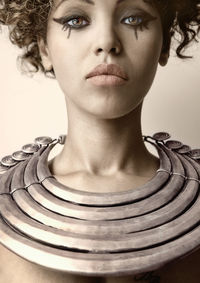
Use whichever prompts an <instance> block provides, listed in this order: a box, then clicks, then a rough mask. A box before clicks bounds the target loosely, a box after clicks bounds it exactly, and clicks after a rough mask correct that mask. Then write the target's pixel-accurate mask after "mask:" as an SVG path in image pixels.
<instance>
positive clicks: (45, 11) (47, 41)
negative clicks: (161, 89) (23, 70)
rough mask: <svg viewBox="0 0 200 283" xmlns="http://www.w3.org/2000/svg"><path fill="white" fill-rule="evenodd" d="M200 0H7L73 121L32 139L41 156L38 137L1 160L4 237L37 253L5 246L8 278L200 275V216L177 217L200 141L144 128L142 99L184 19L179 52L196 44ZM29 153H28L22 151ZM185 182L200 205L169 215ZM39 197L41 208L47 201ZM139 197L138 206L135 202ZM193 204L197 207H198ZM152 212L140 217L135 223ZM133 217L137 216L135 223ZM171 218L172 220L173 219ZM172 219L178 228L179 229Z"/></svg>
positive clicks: (8, 17)
mask: <svg viewBox="0 0 200 283" xmlns="http://www.w3.org/2000/svg"><path fill="white" fill-rule="evenodd" d="M198 4H199V1H192V3H191V1H173V2H172V1H165V2H162V1H156V0H155V1H149V0H146V1H145V0H144V1H143V0H134V1H133V0H132V1H131V0H130V1H128V0H127V1H122V0H121V1H116V0H110V1H109V2H108V1H105V0H103V1H102V0H101V1H99V0H96V1H91V0H87V1H86V0H84V1H78V0H77V1H72V0H68V1H54V2H51V1H1V10H0V21H1V22H2V24H5V25H8V26H9V27H10V39H11V40H12V42H14V43H15V44H16V45H18V46H19V47H24V48H25V50H26V52H25V54H24V56H23V59H24V60H26V61H28V62H29V63H31V64H32V65H33V66H34V67H35V71H39V70H41V71H42V72H44V73H45V74H51V75H52V76H55V77H56V79H57V81H58V83H59V85H60V87H61V89H62V91H63V93H64V95H65V100H66V106H67V114H68V123H69V125H68V133H67V138H66V139H65V137H64V136H62V137H60V138H59V139H58V140H56V141H55V140H53V141H52V140H50V139H48V138H47V139H45V138H39V139H37V140H36V144H37V145H38V144H39V145H40V147H39V146H37V145H36V144H35V147H34V146H33V145H32V147H31V149H33V147H34V150H35V152H36V153H35V154H34V155H31V156H30V153H33V152H30V146H29V148H28V150H27V147H26V148H24V150H23V152H21V153H20V154H19V153H18V154H16V155H15V156H14V157H15V158H16V159H15V158H5V159H4V160H3V161H2V164H1V172H2V176H1V184H0V185H1V202H0V208H1V215H2V220H1V226H0V227H1V234H0V236H1V237H0V238H1V240H0V241H1V243H2V244H3V245H4V246H5V247H7V248H8V249H10V250H11V251H13V252H14V253H17V254H18V255H20V256H21V257H24V258H25V259H27V260H28V261H25V260H23V259H21V258H20V257H18V256H16V255H14V254H13V253H11V252H9V251H8V250H7V249H6V248H5V247H3V246H2V248H1V258H2V261H4V262H6V265H5V266H4V267H3V268H2V271H1V272H2V278H3V279H2V281H0V282H6V281H10V282H16V283H18V282H19V281H22V280H24V282H27V280H29V282H30V281H31V282H36V280H37V281H39V282H41V283H43V282H47V281H48V282H137V281H141V282H142V281H143V282H193V283H195V282H199V281H198V275H199V270H198V264H197V263H198V261H199V258H200V253H199V250H198V248H199V245H200V242H199V240H198V234H197V232H196V230H194V232H191V231H193V230H192V228H191V227H193V226H194V225H196V226H197V223H196V222H195V223H193V222H192V223H193V224H192V225H191V227H190V230H188V229H189V228H187V229H186V226H185V225H186V224H185V222H187V223H189V222H191V221H192V220H191V221H185V222H184V223H183V222H182V223H183V224H182V226H184V229H182V230H180V229H181V227H180V226H181V223H180V222H178V224H177V222H176V219H175V218H177V219H178V220H177V221H180V219H179V216H180V215H181V214H183V212H184V211H185V210H187V209H188V207H191V206H192V203H194V201H195V198H196V199H197V193H198V187H199V178H198V177H199V176H198V172H199V171H198V170H199V167H198V166H199V165H198V162H196V161H195V160H194V158H196V159H198V157H199V155H198V154H199V153H198V151H196V152H191V151H190V149H188V148H187V147H183V146H182V145H180V144H179V143H176V142H171V143H170V142H168V143H165V142H164V141H165V139H167V138H169V136H168V135H167V134H165V133H161V134H157V135H154V136H153V138H152V137H143V136H142V132H141V109H142V104H143V100H144V98H145V96H146V94H147V92H148V91H149V89H150V87H151V84H152V82H153V79H154V76H155V73H156V70H157V66H158V63H159V64H160V65H161V66H165V65H166V64H167V61H168V58H169V52H170V42H171V38H172V36H173V35H174V32H175V31H177V32H179V33H180V34H181V36H182V38H181V43H180V45H179V46H178V48H177V55H178V56H179V57H180V58H184V55H183V50H184V48H185V46H187V45H188V44H189V43H190V42H191V41H193V40H195V38H196V35H197V30H196V29H195V28H196V27H197V29H199V24H200V19H199V17H198V6H197V5H198ZM154 140H156V142H155V143H153V141H154ZM144 141H147V142H150V143H151V144H152V143H153V145H154V146H155V147H156V148H157V150H158V153H159V157H160V158H158V157H156V156H154V155H152V154H151V153H150V152H149V151H148V150H147V148H146V146H145V143H144ZM56 142H60V143H62V144H64V147H63V150H62V152H61V153H60V154H59V155H57V156H56V157H55V158H53V159H52V160H51V161H50V162H49V164H48V166H46V167H45V162H44V161H45V160H47V155H48V154H47V155H45V152H48V149H47V151H46V145H47V146H48V144H50V146H49V147H47V148H50V149H51V146H52V147H53V146H54V145H55V143H56ZM42 145H43V146H42ZM37 147H38V148H37ZM35 148H36V149H35ZM175 149H176V150H175ZM37 152H38V153H37ZM181 154H182V155H181ZM19 155H20V157H21V156H22V155H23V158H24V159H25V161H21V162H17V161H18V160H19ZM16 156H17V157H16ZM42 156H43V157H42ZM45 158H46V159H45ZM13 160H14V161H13ZM170 161H171V163H170ZM12 162H14V163H12ZM170 164H171V165H170ZM161 165H162V166H161ZM183 165H184V166H183ZM171 166H172V167H173V168H175V169H174V170H172V169H173V168H171ZM35 170H36V171H37V174H36V171H35ZM48 170H49V171H48ZM48 173H50V174H49V175H48ZM52 175H53V176H54V178H53V176H52ZM37 178H38V179H37ZM22 183H23V184H22ZM19 184H20V185H19ZM21 184H22V185H21ZM63 185H64V186H63ZM190 186H191V188H192V189H191V190H190V192H188V190H189V187H190ZM44 188H46V189H47V191H48V192H47V191H45V192H44ZM51 188H52V190H51ZM71 188H73V189H71ZM163 188H166V190H163ZM167 188H168V189H167ZM172 188H173V190H172ZM178 188H182V191H181V194H180V191H178ZM144 189H145V190H144ZM170 189H171V193H170V194H169V191H170ZM151 190H152V191H151ZM176 190H177V191H176ZM192 190H193V191H192ZM143 191H145V193H144V195H143V196H142V195H141V194H143ZM175 191H176V194H178V193H179V194H180V195H181V197H180V199H181V200H182V199H183V196H185V195H186V194H185V193H187V194H189V195H187V196H188V197H187V198H186V200H188V198H189V197H190V198H191V202H190V206H189V204H187V205H186V206H185V207H184V209H183V207H182V206H181V205H182V204H183V203H182V202H181V205H180V207H181V209H182V212H181V211H179V212H178V211H176V213H177V214H176V215H174V216H172V215H171V216H169V217H171V218H166V216H165V215H166V213H167V217H168V215H169V214H170V213H171V210H170V208H169V206H167V205H170V207H171V209H172V210H173V211H175V209H176V208H177V207H176V205H175V203H174V202H173V201H172V200H174V199H175V197H176V196H177V195H175V194H174V192H175ZM191 191H192V192H193V198H192V193H191ZM37 193H38V194H37ZM99 193H100V194H99ZM137 193H138V195H137ZM157 193H158V194H157ZM166 194H167V195H166ZM132 195H134V198H133V200H131V199H129V196H132ZM30 196H31V197H30ZM37 197H39V198H40V199H39V198H37ZM42 197H45V198H46V200H45V201H44V203H43V202H42V200H41V198H42ZM165 197H166V200H165ZM167 197H168V199H167ZM31 198H33V199H34V198H35V199H34V202H33V199H31ZM99 199H100V200H99ZM125 199H126V200H125ZM47 200H48V201H49V202H47ZM186 200H185V201H186ZM40 201H41V204H42V208H41V206H40V208H39V207H38V206H37V205H38V203H40ZM140 201H141V203H140ZM151 201H152V203H151ZM163 201H164V202H163ZM170 201H171V203H169V202H170ZM175 201H177V202H178V203H179V201H180V200H179V198H177V199H176V200H175ZM49 203H50V204H49ZM16 204H17V205H16ZM138 204H139V205H138ZM184 204H185V202H184ZM35 205H36V206H37V207H36V206H35ZM52 205H54V206H52ZM137 205H138V208H135V206H136V207H137ZM151 205H152V207H151ZM17 206H18V207H17ZM156 206H158V207H156ZM19 207H20V209H21V210H22V211H23V213H21V211H20V209H19ZM186 208H187V209H186ZM31 209H35V211H32V210H31ZM40 209H42V210H41V211H40V212H41V215H40V218H37V217H38V216H37V213H38V211H39V210H40ZM62 209H63V210H62ZM65 209H66V210H65ZM70 209H71V210H73V213H75V214H71V212H70ZM134 209H135V210H136V212H134V213H136V214H134V215H133V214H129V211H131V213H132V211H135V210H134ZM155 209H157V210H156V211H155V212H154V210H155ZM159 209H161V210H162V213H160V210H159ZM164 209H165V210H166V211H165V213H164ZM61 210H62V213H63V214H62V213H61ZM12 211H14V213H13V212H12ZM36 211H37V213H36ZM142 211H143V212H144V213H143V214H142ZM158 211H159V212H158ZM188 211H189V213H190V210H189V209H188ZM10 212H11V213H10ZM52 213H53V214H52ZM67 213H69V214H67ZM79 213H80V214H81V215H84V216H79ZM154 213H155V214H156V213H160V214H156V217H158V218H159V217H160V220H159V221H160V222H159V225H157V224H155V223H154V224H153V225H154V226H152V227H149V226H148V225H149V224H148V223H149V221H153V220H152V219H153V215H155V214H154ZM192 213H193V214H192V216H193V217H192V219H194V218H195V217H196V215H198V213H197V212H196V210H195V211H194V210H192ZM145 214H146V215H147V216H144V218H145V217H147V218H145V219H146V220H145V219H144V218H138V219H139V221H138V223H136V222H137V217H143V215H145ZM185 215H186V216H185ZM185 215H183V216H184V217H189V216H187V215H188V214H185ZM14 216H15V220H13V219H14V218H13V217H14ZM134 216H136V217H135V219H136V220H134V221H135V222H134V223H133V221H132V219H131V218H133V217H134ZM48 217H49V218H51V219H50V220H51V221H53V220H52V219H54V220H55V221H54V223H53V222H51V221H50V222H48V219H49V218H48ZM64 217H65V218H64ZM47 218H48V219H47ZM164 218H165V219H164ZM61 219H63V224H60V225H61V227H60V226H59V225H58V222H59V221H60V222H59V223H62V221H61ZM64 219H65V220H66V221H67V222H66V221H64ZM80 219H82V221H80ZM129 219H130V221H129ZM181 219H182V218H181ZM185 219H187V220H188V218H185ZM83 220H84V221H83ZM85 220H87V223H86V225H85V226H84V222H85ZM12 221H13V222H12ZM15 221H16V222H15ZM56 221H57V222H56ZM98 221H100V222H98ZM109 221H110V222H109ZM117 221H119V222H117ZM123 221H124V222H123ZM131 221H132V222H131ZM162 221H164V222H162ZM173 221H174V222H173ZM143 222H145V223H146V224H145V225H146V226H145V227H146V228H145V227H144V226H141V225H142V224H141V223H143ZM167 222H170V224H167ZM23 223H26V225H29V226H26V225H23ZM56 223H57V224H56ZM66 223H67V225H68V226H66V225H65V224H66ZM69 223H70V224H69ZM118 223H119V224H118ZM156 223H157V222H156ZM56 225H57V226H56ZM73 225H75V226H76V225H77V228H76V229H75V228H73V227H75V226H73ZM93 225H94V226H93ZM95 225H96V226H95ZM128 225H130V227H132V226H131V225H135V230H129V228H127V227H129V226H128ZM137 225H139V226H141V227H140V230H137V229H138V228H137V227H136V226H137ZM163 225H171V226H170V227H169V230H168V229H167V228H165V229H164V227H168V226H163ZM173 225H174V231H175V232H173V231H172V230H173V229H172V228H173ZM178 225H179V227H178ZM58 226H59V229H60V230H62V231H61V232H60V230H59V231H58V230H57V229H58ZM156 226H159V228H158V227H157V228H156ZM162 226H163V227H162ZM196 226H195V227H196ZM33 227H34V228H33ZM83 227H85V228H83ZM93 227H94V228H93ZM121 227H122V228H121ZM79 228H80V230H81V231H80V230H79ZM150 228H151V229H150ZM154 228H155V230H154ZM34 229H36V230H34ZM73 229H75V230H73ZM84 229H85V230H84ZM130 229H133V228H130ZM156 229H157V230H156ZM159 229H161V232H162V233H161V234H160V235H159ZM143 230H144V232H143ZM145 230H146V231H145ZM92 231H93V232H92ZM123 231H124V232H125V235H121V234H122V232H123ZM169 231H171V232H172V233H174V234H173V236H171V238H170V235H171V234H170V235H169V236H168V235H167V234H168V232H169ZM187 231H189V232H188V233H187ZM82 232H83V234H84V235H82V234H81V233H82ZM134 232H135V233H136V236H134ZM48 233H49V234H48ZM57 233H58V234H57ZM70 233H71V234H70ZM101 233H102V234H101ZM137 233H138V234H137ZM190 233H191V237H190ZM192 233H194V234H192ZM54 235H55V239H54ZM181 236H182V237H181ZM56 237H58V238H56ZM134 237H135V238H134ZM132 238H134V239H135V240H134V241H135V242H133V240H132ZM66 239H67V240H66ZM73 239H75V240H73ZM105 239H106V240H105ZM151 239H152V241H151ZM185 239H186V240H185ZM176 240H177V242H176ZM62 241H63V242H62ZM73 241H74V242H73ZM154 241H155V242H154ZM173 241H174V242H173ZM147 242H148V243H147ZM184 243H185V246H184ZM134 245H135V246H134ZM145 245H146V246H145ZM86 246H87V248H86ZM124 247H125V248H124ZM124 249H125V250H124ZM73 253H74V254H75V255H73ZM120 253H121V257H120ZM87 254H88V255H87ZM188 254H190V255H188ZM186 255H188V256H187V257H185V258H184V259H182V257H184V256H186ZM74 258H75V261H74ZM180 258H181V259H182V260H179V261H175V260H178V259H180ZM29 261H30V262H29ZM31 262H33V263H38V265H35V264H33V263H31ZM129 262H130V263H129ZM167 263H168V265H166V264H167ZM134 264H135V265H134ZM12 266H15V268H14V269H13V268H12ZM47 267H48V268H51V269H53V270H49V269H47ZM184 267H186V268H184ZM16 270H17V272H16ZM152 270H156V274H157V275H154V274H153V273H152V272H151V271H152ZM72 274H73V275H72ZM77 274H78V275H77ZM138 274H139V275H138ZM88 276H90V277H88ZM113 276H117V277H113ZM22 278H23V279H22Z"/></svg>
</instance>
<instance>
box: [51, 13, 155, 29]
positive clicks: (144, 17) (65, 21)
mask: <svg viewBox="0 0 200 283" xmlns="http://www.w3.org/2000/svg"><path fill="white" fill-rule="evenodd" d="M129 18H137V19H142V20H141V21H140V23H137V24H135V25H131V24H126V25H129V26H131V27H133V28H134V29H135V30H136V31H137V29H138V28H140V30H141V31H142V30H143V27H144V28H146V29H148V23H149V22H150V21H151V20H153V19H155V18H154V17H152V16H150V15H148V16H147V15H131V16H129V17H126V18H124V19H123V20H122V22H124V21H125V20H126V19H129ZM77 19H83V20H84V21H85V19H86V17H84V16H81V15H72V16H70V17H63V18H60V19H55V18H54V21H56V22H58V23H60V24H62V25H63V27H62V29H63V30H64V31H66V30H68V29H70V30H71V29H74V30H75V29H82V28H84V27H86V26H88V25H90V24H86V25H83V26H78V27H75V26H72V25H70V24H69V22H70V21H73V20H77ZM86 21H87V19H86Z"/></svg>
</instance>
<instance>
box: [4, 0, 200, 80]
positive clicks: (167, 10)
mask: <svg viewBox="0 0 200 283" xmlns="http://www.w3.org/2000/svg"><path fill="white" fill-rule="evenodd" d="M144 1H150V0H144ZM153 3H154V5H155V6H156V8H157V9H158V11H159V13H160V16H161V21H162V26H163V38H164V39H163V40H164V42H163V52H168V50H169V48H170V42H171V38H172V37H174V36H175V34H179V35H180V36H179V37H180V39H179V44H178V46H177V49H176V54H177V56H178V57H179V58H190V56H185V55H183V52H184V50H185V48H186V47H187V46H188V45H189V44H190V43H191V42H192V41H197V35H198V33H199V31H200V0H153ZM52 7H53V0H34V1H33V0H0V24H3V25H6V26H8V28H9V37H10V40H11V42H12V43H13V44H15V45H17V46H18V47H20V48H23V51H24V53H23V55H22V56H21V59H22V62H28V63H29V64H31V66H32V67H33V69H32V70H31V69H30V70H29V72H30V73H32V72H37V71H39V70H40V71H42V72H43V73H45V75H47V73H48V72H50V74H52V75H53V76H54V75H55V74H54V70H53V69H52V70H51V71H46V70H45V68H44V67H43V64H42V60H41V57H40V53H39V47H38V44H37V39H38V37H42V38H43V39H44V41H45V42H46V33H47V22H48V17H49V14H50V12H51V9H52Z"/></svg>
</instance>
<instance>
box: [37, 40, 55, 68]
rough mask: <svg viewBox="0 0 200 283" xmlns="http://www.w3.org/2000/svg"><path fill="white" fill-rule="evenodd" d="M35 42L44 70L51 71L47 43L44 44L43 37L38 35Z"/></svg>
mask: <svg viewBox="0 0 200 283" xmlns="http://www.w3.org/2000/svg"><path fill="white" fill-rule="evenodd" d="M37 43H38V47H39V52H40V57H41V59H42V64H43V67H44V69H45V70H46V71H51V70H52V63H51V59H50V56H49V50H48V47H47V44H45V42H44V39H43V38H42V37H38V39H37Z"/></svg>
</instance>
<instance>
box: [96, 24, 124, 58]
mask: <svg viewBox="0 0 200 283" xmlns="http://www.w3.org/2000/svg"><path fill="white" fill-rule="evenodd" d="M121 51H122V45H121V42H120V39H119V37H118V35H117V33H116V31H115V30H114V28H113V27H111V26H108V25H105V24H104V25H103V26H102V27H101V30H100V31H99V32H98V33H97V35H96V38H95V43H94V52H95V54H96V55H99V54H101V53H105V54H113V55H119V54H120V53H121Z"/></svg>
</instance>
